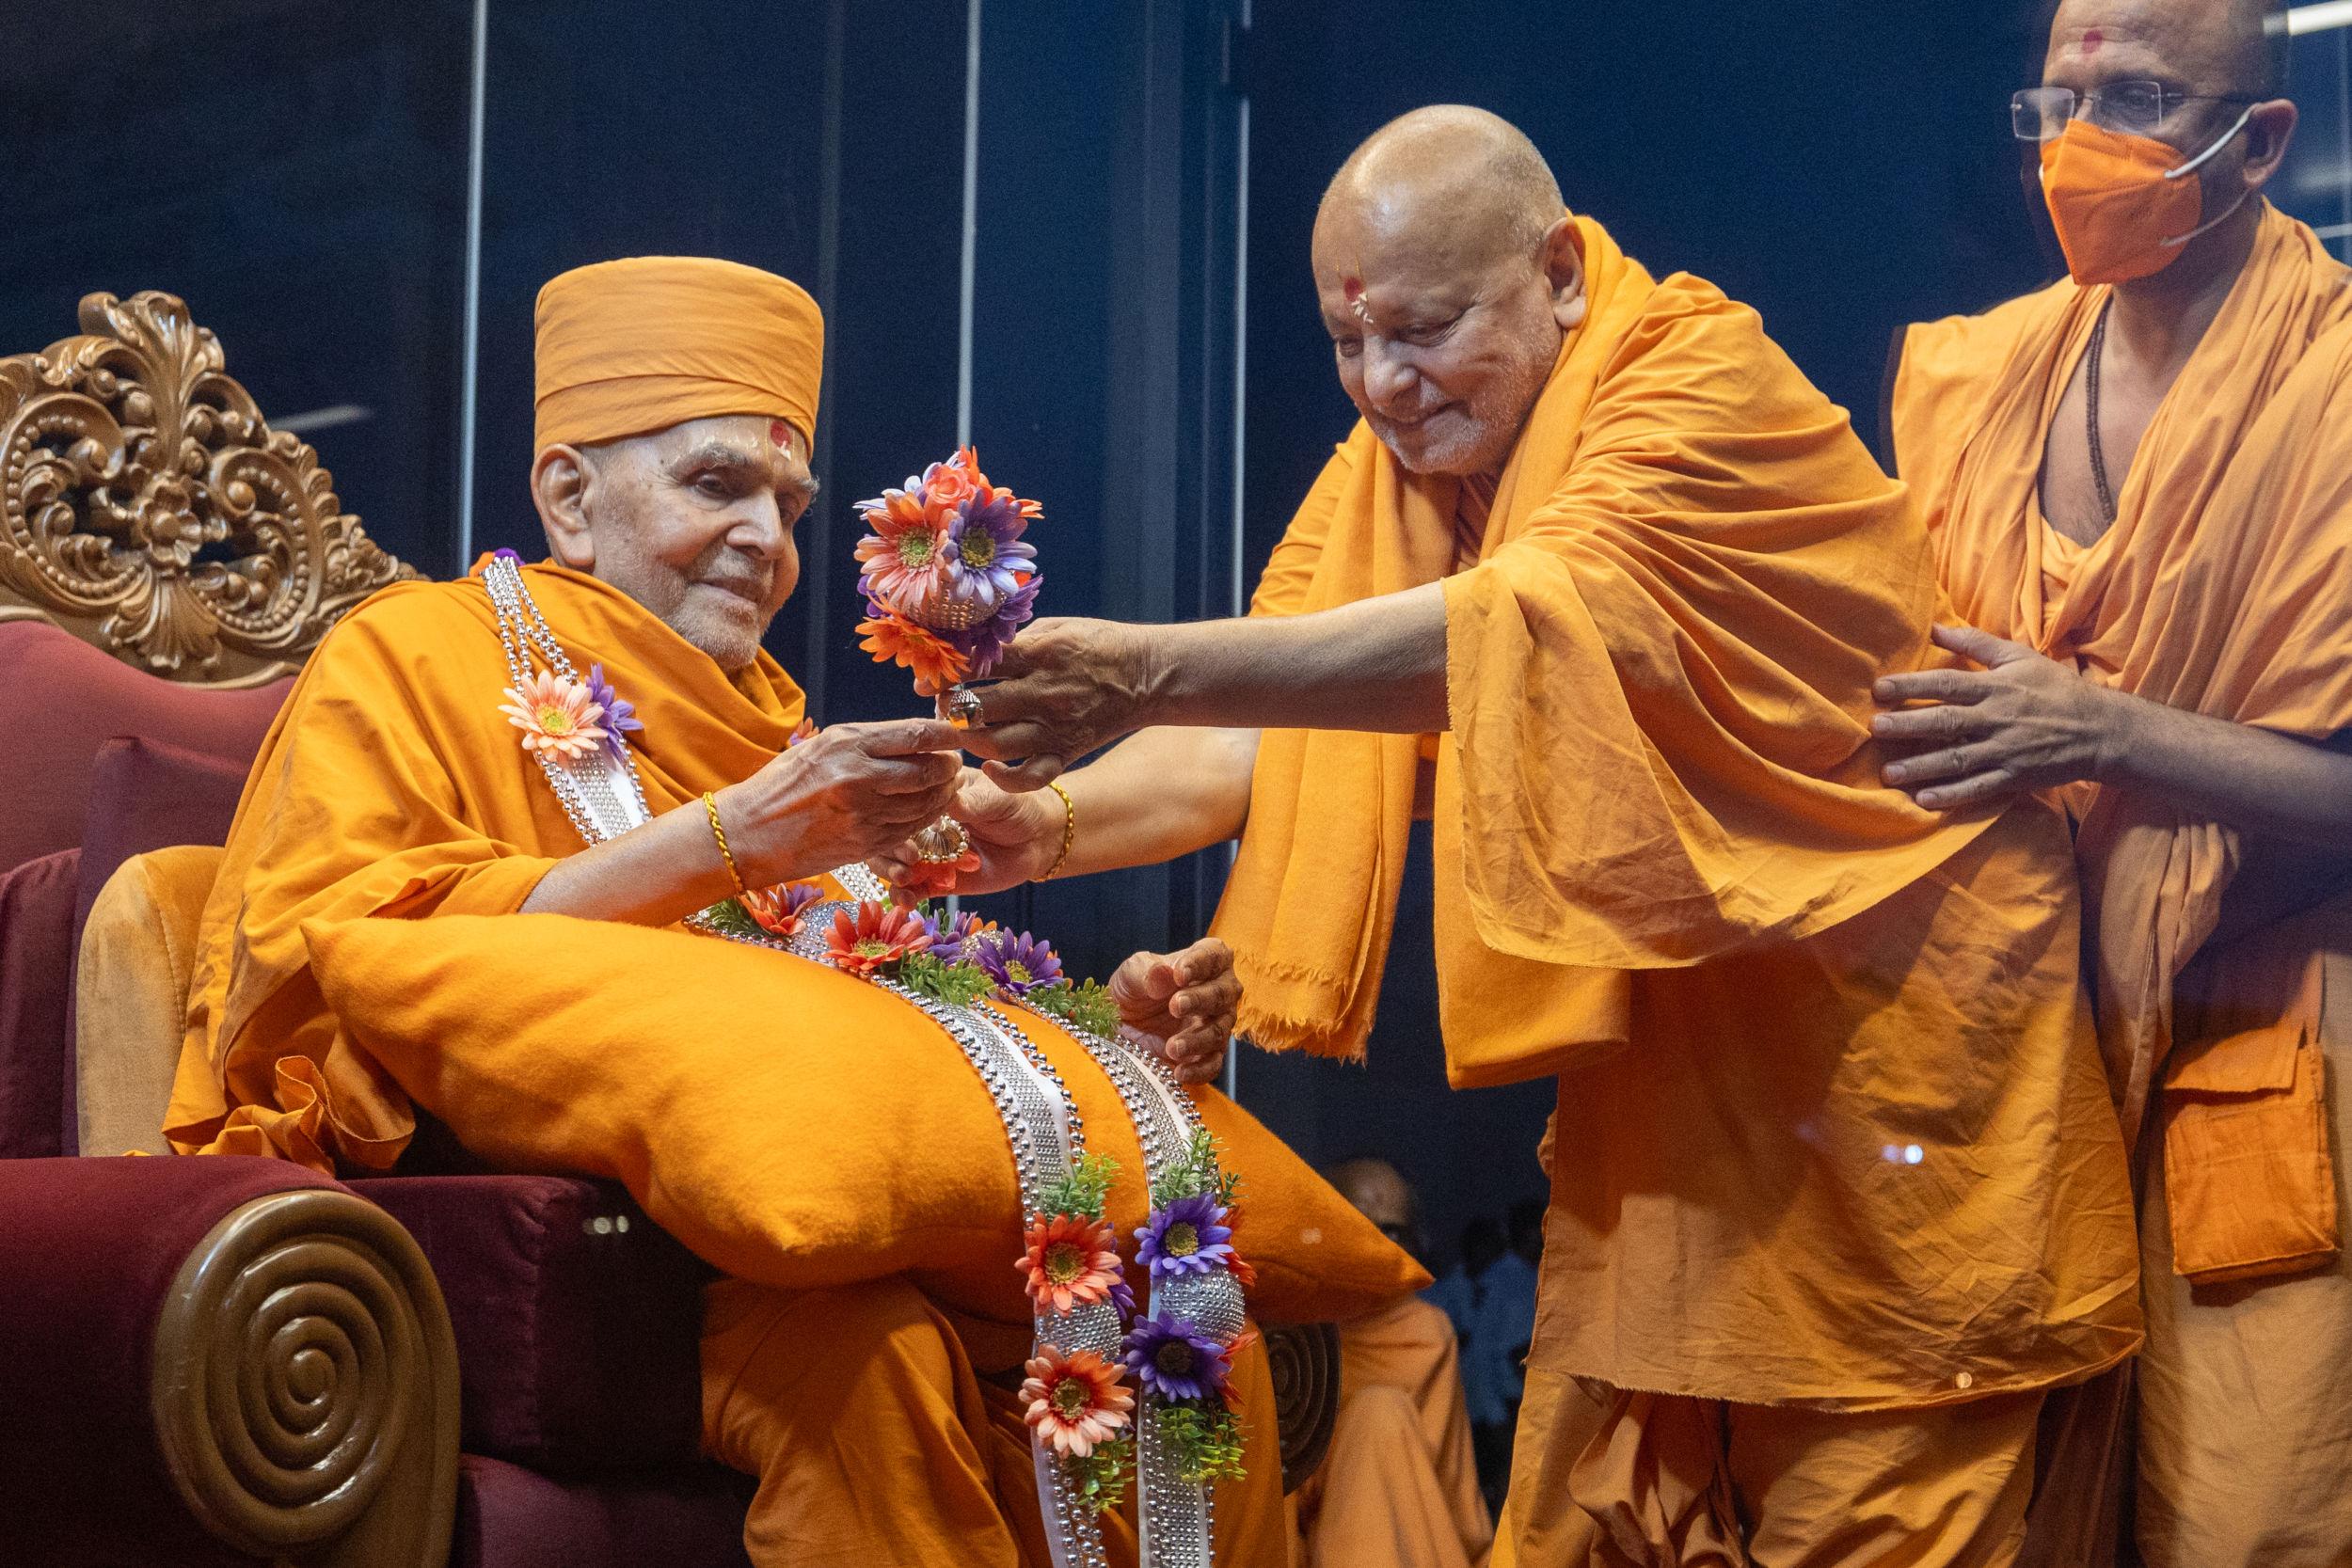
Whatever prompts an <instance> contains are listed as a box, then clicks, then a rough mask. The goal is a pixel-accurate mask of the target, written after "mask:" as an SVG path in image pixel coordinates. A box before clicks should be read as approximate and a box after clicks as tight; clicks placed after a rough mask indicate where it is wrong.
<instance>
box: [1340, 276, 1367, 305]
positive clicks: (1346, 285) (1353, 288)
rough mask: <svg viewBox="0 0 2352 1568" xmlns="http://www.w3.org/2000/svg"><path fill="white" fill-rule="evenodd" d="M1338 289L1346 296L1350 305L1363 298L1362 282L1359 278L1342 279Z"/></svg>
mask: <svg viewBox="0 0 2352 1568" xmlns="http://www.w3.org/2000/svg"><path fill="white" fill-rule="evenodd" d="M1340 288H1341V290H1342V292H1343V293H1345V294H1346V295H1347V303H1348V304H1350V305H1353V304H1355V303H1356V302H1357V301H1358V300H1359V299H1361V298H1362V297H1363V296H1364V280H1363V279H1362V278H1360V277H1349V278H1343V279H1342V280H1341V283H1340Z"/></svg>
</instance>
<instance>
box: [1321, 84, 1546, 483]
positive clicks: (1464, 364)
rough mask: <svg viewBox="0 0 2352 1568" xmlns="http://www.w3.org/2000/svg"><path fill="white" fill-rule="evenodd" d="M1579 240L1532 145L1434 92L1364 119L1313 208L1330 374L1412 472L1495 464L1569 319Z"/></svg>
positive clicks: (1488, 468) (1514, 437) (1512, 129)
mask: <svg viewBox="0 0 2352 1568" xmlns="http://www.w3.org/2000/svg"><path fill="white" fill-rule="evenodd" d="M1582 243H1583V242H1582V239H1581V235H1580V233H1579V231H1578V230H1577V228H1576V226H1575V224H1574V223H1573V222H1572V221H1571V220H1570V219H1569V218H1568V216H1567V214H1566V213H1565V210H1564V208H1563V207H1562V204H1561V200H1560V183H1559V182H1558V181H1556V180H1554V179H1553V178H1552V174H1551V168H1550V166H1549V165H1547V164H1546V163H1545V162H1544V159H1543V154H1541V153H1540V152H1538V151H1536V150H1535V146H1534V143H1533V142H1531V141H1529V140H1528V139H1527V137H1526V136H1525V135H1523V134H1521V133H1520V131H1519V130H1518V128H1517V127H1516V126H1514V125H1512V124H1511V123H1510V122H1509V121H1507V120H1504V119H1498V118H1497V117H1496V116H1494V115H1490V114H1488V113H1487V112H1486V110H1484V109H1472V108H1467V107H1464V106H1462V105H1460V104H1452V103H1443V104H1437V105H1434V106H1432V107H1430V108H1426V109H1416V110H1414V111H1413V112H1412V113H1411V114H1408V115H1406V116H1405V117H1403V118H1402V119H1394V120H1391V121H1390V122H1389V123H1388V124H1386V125H1384V126H1382V127H1381V128H1380V129H1379V130H1378V131H1376V132H1375V133H1374V134H1373V135H1372V136H1371V137H1370V138H1368V139H1367V140H1366V141H1365V142H1364V144H1363V145H1362V146H1361V147H1359V148H1358V149H1357V150H1355V151H1354V152H1353V153H1351V154H1350V155H1349V156H1348V159H1347V162H1346V163H1344V164H1343V165H1341V166H1340V171H1339V173H1338V174H1336V175H1334V176H1333V177H1332V180H1331V183H1330V185H1329V186H1328V187H1327V189H1326V190H1325V191H1324V194H1323V202H1322V205H1321V206H1320V207H1319V208H1318V209H1317V210H1316V213H1315V230H1314V274H1315V293H1316V296H1317V298H1318V301H1319V302H1320V304H1321V306H1322V309H1323V319H1324V325H1325V327H1326V329H1327V330H1328V331H1329V332H1330V334H1331V342H1332V348H1333V351H1334V353H1335V355H1336V356H1337V360H1338V367H1339V372H1340V382H1341V385H1343V387H1345V388H1346V389H1347V394H1348V396H1349V397H1350V398H1351V399H1352V400H1353V401H1354V402H1355V404H1356V406H1357V408H1358V410H1359V412H1361V413H1362V414H1363V416H1364V418H1365V420H1366V421H1367V422H1369V423H1370V424H1371V425H1372V427H1373V430H1374V432H1375V434H1376V435H1378V436H1379V437H1380V439H1381V440H1382V441H1384V442H1386V443H1387V444H1388V446H1389V449H1390V450H1391V451H1393V452H1394V453H1395V454H1396V456H1397V459H1398V461H1399V462H1401V463H1402V464H1403V465H1404V466H1405V467H1406V468H1407V469H1409V470H1411V471H1413V472H1416V473H1448V474H1474V473H1482V472H1483V473H1495V472H1500V471H1501V469H1502V465H1503V463H1504V462H1505V461H1506V460H1507V459H1508V457H1509V455H1510V452H1511V449H1512V448H1513V446H1515V445H1516V444H1517V442H1518V435H1519V432H1520V430H1521V429H1522V428H1523V427H1524V426H1525V424H1526V421H1527V416H1528V413H1529V412H1530V410H1532V409H1533V408H1534V402H1535V398H1536V395H1537V394H1538V393H1539V392H1541V391H1542V389H1543V384H1544V381H1545V379H1546V377H1547V376H1548V375H1549V372H1550V370H1551V367H1552V362H1553V360H1554V358H1555V357H1556V356H1557V355H1558V352H1559V348H1560V340H1561V334H1562V333H1563V332H1564V331H1566V330H1568V329H1570V328H1573V327H1574V326H1576V325H1578V324H1579V323H1581V321H1582V320H1583V319H1584V274H1583V256H1582Z"/></svg>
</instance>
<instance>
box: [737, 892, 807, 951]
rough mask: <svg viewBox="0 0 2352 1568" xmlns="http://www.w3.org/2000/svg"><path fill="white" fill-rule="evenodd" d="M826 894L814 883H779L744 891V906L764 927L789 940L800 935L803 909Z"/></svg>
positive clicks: (770, 932)
mask: <svg viewBox="0 0 2352 1568" xmlns="http://www.w3.org/2000/svg"><path fill="white" fill-rule="evenodd" d="M823 896H824V889H822V888H820V887H818V885H817V884H816V883H815V882H778V883H777V884H776V885H775V886H774V887H755V888H753V889H751V890H750V891H749V892H747V893H745V894H743V895H742V904H743V908H744V909H745V910H746V911H748V912H749V913H750V915H751V917H752V918H753V919H754V920H756V921H758V922H759V924H760V927H761V929H763V930H765V931H767V932H768V933H769V935H771V936H778V937H784V938H786V939H787V940H789V939H790V938H793V937H796V936H799V935H800V934H801V911H803V910H804V909H806V908H808V906H809V905H811V904H814V903H815V902H817V900H818V899H819V898H821V897H823Z"/></svg>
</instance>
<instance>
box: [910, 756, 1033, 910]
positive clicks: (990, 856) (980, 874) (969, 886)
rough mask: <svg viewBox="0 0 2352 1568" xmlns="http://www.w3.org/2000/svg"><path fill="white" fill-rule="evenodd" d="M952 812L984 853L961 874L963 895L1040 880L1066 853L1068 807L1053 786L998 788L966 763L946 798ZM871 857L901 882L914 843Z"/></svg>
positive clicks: (975, 850) (974, 847) (959, 889)
mask: <svg viewBox="0 0 2352 1568" xmlns="http://www.w3.org/2000/svg"><path fill="white" fill-rule="evenodd" d="M947 815H948V816H952V817H954V818H955V819H956V820H957V821H959V822H961V823H962V824H963V829H964V832H965V833H966V834H968V835H969V836H970V838H971V840H972V852H973V853H974V854H977V856H979V857H980V865H979V869H978V870H977V871H966V872H964V873H962V874H961V875H960V876H959V877H957V878H956V892H957V894H958V895H960V896H963V897H972V896H975V895H979V894H983V893H1001V892H1003V891H1004V890H1005V889H1006V888H1009V887H1019V886H1020V885H1021V884H1022V883H1023V882H1032V881H1035V880H1036V879H1038V878H1040V877H1042V876H1043V875H1045V873H1046V871H1047V870H1048V869H1050V868H1051V867H1052V865H1053V863H1054V862H1055V861H1056V860H1057V858H1059V856H1060V854H1061V832H1062V820H1063V815H1064V813H1063V807H1062V803H1061V797H1060V796H1058V795H1057V794H1055V793H1054V792H1053V791H1051V790H1038V791H1036V792H1035V793H1033V794H1026V795H1016V794H1012V793H1010V792H1009V791H1006V790H1003V789H999V788H997V787H996V785H995V784H992V783H990V782H989V781H988V780H987V779H986V778H985V777H983V776H982V775H981V774H980V772H979V770H978V769H977V768H965V769H964V770H963V775H962V778H961V781H960V782H959V783H958V784H957V786H956V794H955V798H954V799H953V800H950V801H949V802H948V803H947ZM918 826H919V824H918ZM866 865H867V866H868V867H869V868H871V869H872V871H873V873H874V874H875V875H876V876H878V877H880V878H881V879H882V880H883V881H885V882H887V883H889V884H890V886H891V887H893V888H897V887H898V886H899V885H900V884H901V883H903V882H904V881H905V880H906V879H907V875H908V872H909V871H910V869H911V868H912V867H913V866H914V845H913V843H912V841H911V840H910V841H908V842H902V843H899V844H897V845H894V846H893V847H890V848H888V849H885V850H883V851H882V853H880V854H878V855H874V856H871V857H869V858H868V859H867V861H866ZM900 901H901V902H903V903H913V902H914V901H915V899H914V896H913V895H905V896H904V897H902V898H901V900H900Z"/></svg>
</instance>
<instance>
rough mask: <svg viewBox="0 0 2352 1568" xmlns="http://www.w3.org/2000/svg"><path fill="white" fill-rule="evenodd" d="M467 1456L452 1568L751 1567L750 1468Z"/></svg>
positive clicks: (460, 1486)
mask: <svg viewBox="0 0 2352 1568" xmlns="http://www.w3.org/2000/svg"><path fill="white" fill-rule="evenodd" d="M458 1464H459V1468H458V1474H457V1538H456V1541H455V1543H454V1544H453V1547H452V1549H451V1551H450V1557H449V1563H450V1568H644V1565H645V1564H649V1563H660V1564H661V1565H662V1568H749V1564H750V1562H751V1559H750V1558H748V1557H746V1556H745V1555H744V1552H743V1510H744V1509H745V1508H746V1507H747V1506H749V1504H750V1502H751V1496H752V1481H751V1478H750V1477H748V1476H739V1475H737V1474H736V1473H735V1472H733V1471H731V1470H722V1469H720V1468H718V1467H717V1466H715V1465H700V1466H697V1467H694V1468H691V1469H681V1470H667V1471H657V1472H651V1473H646V1474H641V1475H631V1476H612V1477H603V1478H599V1479H598V1480H596V1481H593V1482H580V1481H557V1480H554V1479H552V1478H550V1477H548V1476H542V1475H537V1474H534V1473H533V1472H532V1471H530V1470H526V1469H524V1468H522V1467H521V1466H520V1465H508V1464H506V1463H504V1462H503V1461H501V1460H496V1459H486V1458H483V1457H481V1456H479V1455H476V1454H468V1455H466V1456H465V1458H464V1459H462V1460H460V1461H459V1462H458ZM876 1484H877V1485H887V1484H889V1480H888V1478H887V1477H877V1478H876ZM875 1568H886V1565H884V1564H880V1563H877V1564H876V1565H875ZM891 1568H895V1565H891Z"/></svg>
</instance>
